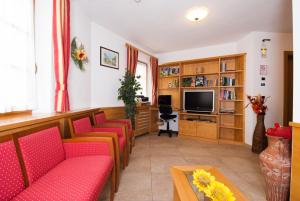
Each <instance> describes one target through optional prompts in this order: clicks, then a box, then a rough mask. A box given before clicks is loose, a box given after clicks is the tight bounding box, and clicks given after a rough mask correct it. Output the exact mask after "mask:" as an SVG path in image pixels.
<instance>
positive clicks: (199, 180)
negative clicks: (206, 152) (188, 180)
mask: <svg viewBox="0 0 300 201" xmlns="http://www.w3.org/2000/svg"><path fill="white" fill-rule="evenodd" d="M214 181H215V177H214V176H212V175H211V174H210V173H209V172H207V171H205V170H203V169H198V170H195V171H194V172H193V184H194V185H195V186H197V188H198V190H199V191H204V193H205V194H206V191H207V189H208V187H209V186H210V185H211V183H212V182H214Z"/></svg>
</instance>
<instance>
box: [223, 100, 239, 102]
mask: <svg viewBox="0 0 300 201" xmlns="http://www.w3.org/2000/svg"><path fill="white" fill-rule="evenodd" d="M219 101H221V102H244V100H219Z"/></svg>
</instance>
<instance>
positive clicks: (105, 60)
mask: <svg viewBox="0 0 300 201" xmlns="http://www.w3.org/2000/svg"><path fill="white" fill-rule="evenodd" d="M100 65H101V66H106V67H109V68H114V69H119V53H118V52H116V51H113V50H110V49H107V48H105V47H102V46H101V47H100Z"/></svg>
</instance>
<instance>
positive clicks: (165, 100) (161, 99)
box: [158, 95, 172, 105]
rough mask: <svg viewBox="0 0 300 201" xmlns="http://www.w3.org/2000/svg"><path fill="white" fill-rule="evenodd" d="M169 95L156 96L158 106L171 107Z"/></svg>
mask: <svg viewBox="0 0 300 201" xmlns="http://www.w3.org/2000/svg"><path fill="white" fill-rule="evenodd" d="M171 104H172V102H171V95H160V96H158V105H171Z"/></svg>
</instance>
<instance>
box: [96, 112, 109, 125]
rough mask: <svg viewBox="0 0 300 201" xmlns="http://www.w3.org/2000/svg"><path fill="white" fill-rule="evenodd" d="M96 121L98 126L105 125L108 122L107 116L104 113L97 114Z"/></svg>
mask: <svg viewBox="0 0 300 201" xmlns="http://www.w3.org/2000/svg"><path fill="white" fill-rule="evenodd" d="M95 121H96V125H98V124H103V123H105V121H106V116H105V113H104V112H101V113H98V114H95Z"/></svg>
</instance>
